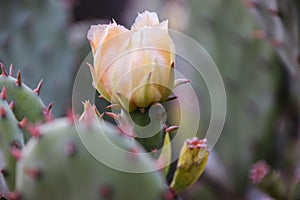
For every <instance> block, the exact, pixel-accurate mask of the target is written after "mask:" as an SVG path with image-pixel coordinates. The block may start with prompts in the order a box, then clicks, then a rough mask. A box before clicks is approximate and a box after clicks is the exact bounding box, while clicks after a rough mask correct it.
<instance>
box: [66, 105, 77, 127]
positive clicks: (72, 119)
mask: <svg viewBox="0 0 300 200" xmlns="http://www.w3.org/2000/svg"><path fill="white" fill-rule="evenodd" d="M77 117H78V116H77V115H76V114H74V113H73V110H72V108H68V109H67V119H68V120H69V121H70V122H71V123H72V124H74V122H75V120H76V119H77Z"/></svg>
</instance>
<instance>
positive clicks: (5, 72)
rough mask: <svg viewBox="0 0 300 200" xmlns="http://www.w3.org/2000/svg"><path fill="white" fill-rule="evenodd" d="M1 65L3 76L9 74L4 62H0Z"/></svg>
mask: <svg viewBox="0 0 300 200" xmlns="http://www.w3.org/2000/svg"><path fill="white" fill-rule="evenodd" d="M0 67H1V71H2V74H1V75H2V76H7V71H6V69H5V67H4V65H3V64H2V63H0Z"/></svg>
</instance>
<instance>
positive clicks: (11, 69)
mask: <svg viewBox="0 0 300 200" xmlns="http://www.w3.org/2000/svg"><path fill="white" fill-rule="evenodd" d="M13 74H14V66H13V64H12V63H11V64H10V66H9V75H10V76H13Z"/></svg>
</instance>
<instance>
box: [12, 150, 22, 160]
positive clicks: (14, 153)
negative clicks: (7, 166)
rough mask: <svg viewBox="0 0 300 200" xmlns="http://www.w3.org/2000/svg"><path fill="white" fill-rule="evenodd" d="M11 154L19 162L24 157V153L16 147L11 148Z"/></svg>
mask: <svg viewBox="0 0 300 200" xmlns="http://www.w3.org/2000/svg"><path fill="white" fill-rule="evenodd" d="M10 153H11V155H12V156H13V157H14V158H15V159H16V160H19V159H20V158H21V157H22V151H21V150H20V149H18V148H16V147H11V148H10Z"/></svg>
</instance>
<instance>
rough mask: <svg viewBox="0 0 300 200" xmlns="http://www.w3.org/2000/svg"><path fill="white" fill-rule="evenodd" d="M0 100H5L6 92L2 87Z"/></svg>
mask: <svg viewBox="0 0 300 200" xmlns="http://www.w3.org/2000/svg"><path fill="white" fill-rule="evenodd" d="M0 98H1V99H2V100H6V99H7V92H6V87H4V86H3V87H2V90H1V93H0Z"/></svg>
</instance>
